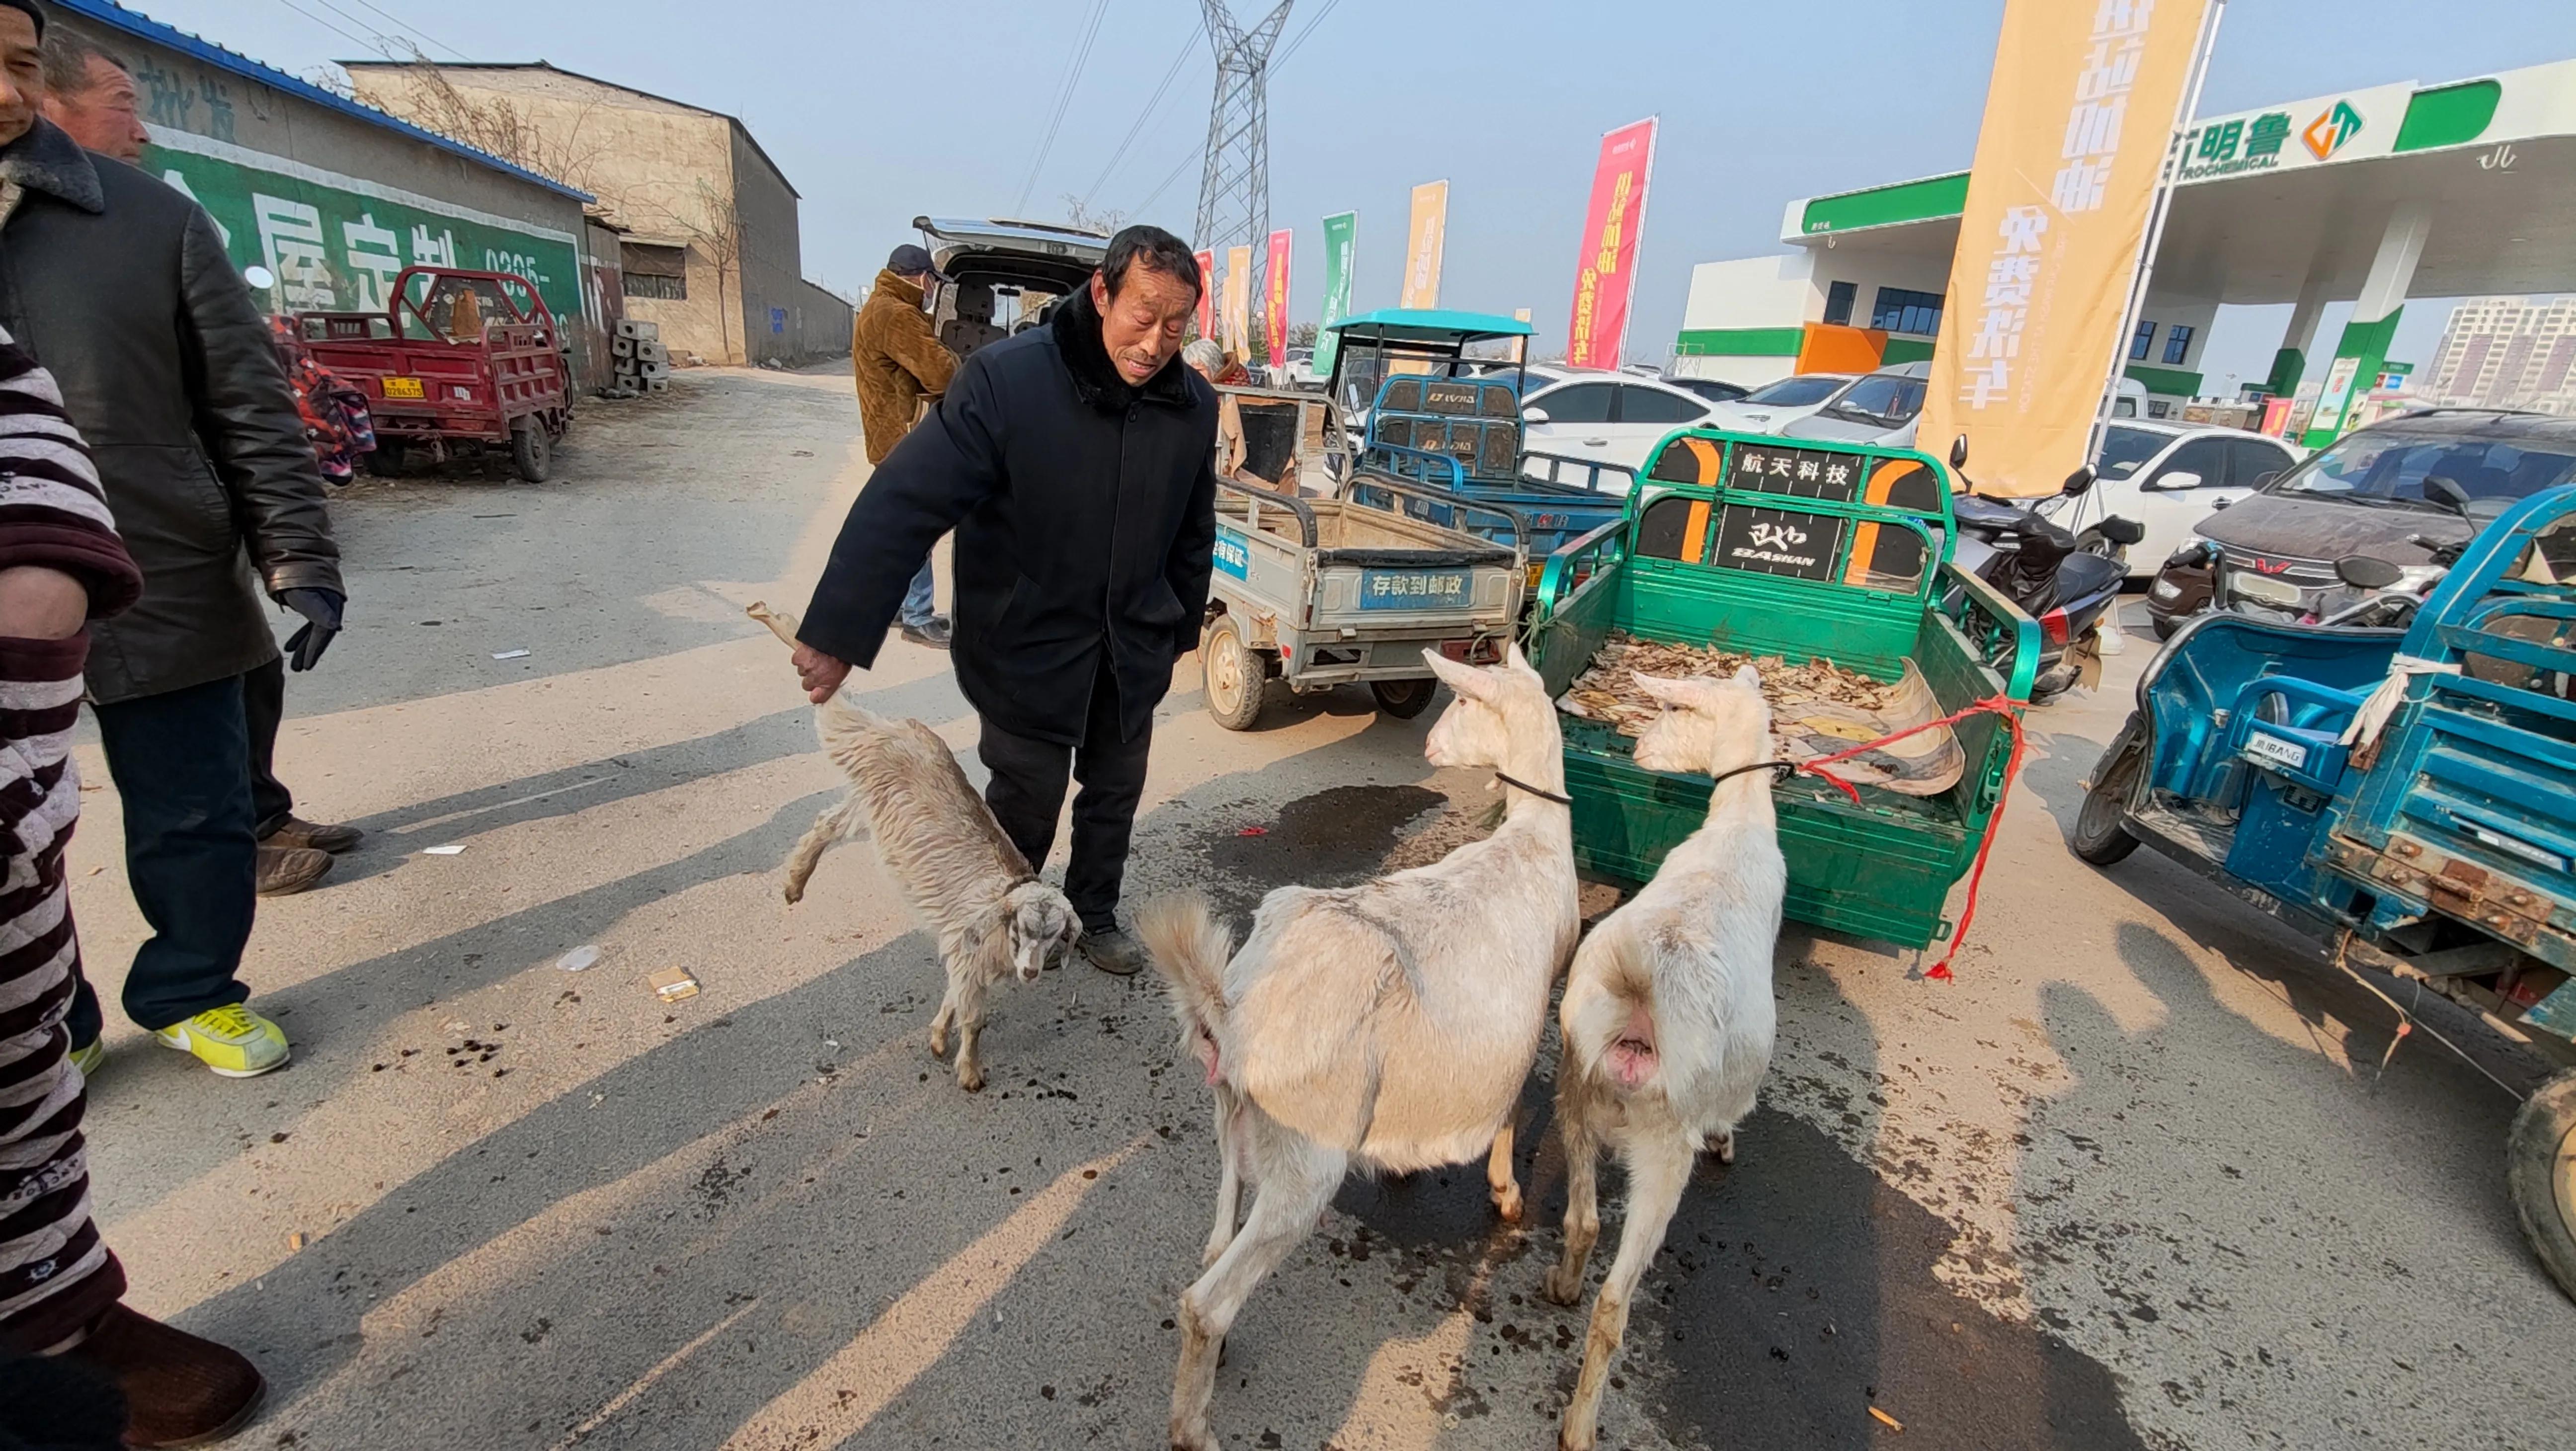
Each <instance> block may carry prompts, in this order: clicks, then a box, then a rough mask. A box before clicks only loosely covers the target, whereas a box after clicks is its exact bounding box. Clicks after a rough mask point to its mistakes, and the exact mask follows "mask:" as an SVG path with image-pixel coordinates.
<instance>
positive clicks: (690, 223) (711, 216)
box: [682, 181, 751, 363]
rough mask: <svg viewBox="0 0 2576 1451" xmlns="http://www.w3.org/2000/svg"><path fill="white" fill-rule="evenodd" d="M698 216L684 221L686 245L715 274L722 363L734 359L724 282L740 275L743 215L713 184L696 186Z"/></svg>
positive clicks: (746, 354) (747, 357)
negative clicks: (687, 240) (721, 341)
mask: <svg viewBox="0 0 2576 1451" xmlns="http://www.w3.org/2000/svg"><path fill="white" fill-rule="evenodd" d="M696 211H697V215H696V216H695V217H693V218H690V219H688V220H687V221H685V222H683V223H682V225H683V226H685V227H686V228H687V229H688V232H689V246H690V248H691V250H693V251H695V252H696V253H697V254H698V255H699V256H701V257H704V258H706V259H707V266H708V267H709V268H710V269H712V270H713V271H714V272H715V274H716V325H717V327H719V328H720V329H722V337H723V340H724V351H725V361H727V362H731V361H732V360H733V320H732V317H731V315H730V307H731V304H729V303H728V302H727V301H726V299H725V279H727V278H729V277H730V278H734V279H737V281H738V280H739V279H740V277H741V275H742V212H741V210H740V209H739V208H737V207H736V206H735V205H734V199H733V196H732V194H731V193H730V192H725V191H720V190H718V189H717V188H716V187H714V186H713V185H711V184H709V183H707V182H705V181H700V182H699V183H698V204H697V208H696ZM742 360H743V361H744V362H746V363H748V362H750V361H751V347H750V343H749V340H748V339H746V340H745V341H744V346H743V352H742Z"/></svg>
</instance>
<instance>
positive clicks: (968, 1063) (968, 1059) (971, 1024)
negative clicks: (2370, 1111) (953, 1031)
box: [948, 968, 985, 1093]
mask: <svg viewBox="0 0 2576 1451" xmlns="http://www.w3.org/2000/svg"><path fill="white" fill-rule="evenodd" d="M984 988H985V982H984V979H983V978H982V976H980V975H979V974H977V973H976V972H974V971H973V970H972V969H971V968H970V969H969V970H967V971H965V972H961V973H959V974H958V975H957V976H956V977H955V978H953V979H951V980H950V982H949V987H948V991H949V995H950V996H951V997H953V998H955V999H956V1001H957V1015H956V1023H957V1086H958V1087H959V1088H962V1089H964V1090H966V1091H967V1092H968V1093H979V1092H981V1091H982V1090H983V1087H984V1064H983V1060H981V1059H979V1058H977V1057H976V1056H975V1039H976V1038H977V1036H978V1035H980V1034H981V1033H982V1032H983V1031H984Z"/></svg>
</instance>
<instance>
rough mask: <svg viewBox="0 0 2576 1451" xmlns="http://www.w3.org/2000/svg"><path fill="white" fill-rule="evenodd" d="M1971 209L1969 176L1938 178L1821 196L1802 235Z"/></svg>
mask: <svg viewBox="0 0 2576 1451" xmlns="http://www.w3.org/2000/svg"><path fill="white" fill-rule="evenodd" d="M1967 209H1968V174H1967V173H1966V172H1964V171H1962V172H1958V173H1956V174H1954V175H1951V176H1936V177H1933V178H1931V179H1929V180H1927V181H1907V182H1899V183H1897V184H1896V185H1894V186H1880V187H1872V188H1870V189H1869V190H1868V191H1855V192H1845V193H1844V194H1842V195H1841V196H1820V197H1817V198H1816V199H1815V200H1813V201H1811V202H1809V203H1807V209H1806V211H1805V212H1804V213H1803V214H1802V215H1801V218H1800V222H1799V230H1801V231H1803V232H1809V233H1815V232H1848V231H1851V230H1852V229H1853V228H1855V227H1885V226H1891V225H1894V224H1895V223H1898V222H1921V221H1929V220H1930V219H1932V218H1934V217H1955V216H1957V215H1959V214H1960V213H1962V212H1964V211H1966V210H1967Z"/></svg>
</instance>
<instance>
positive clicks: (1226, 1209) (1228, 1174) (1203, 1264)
mask: <svg viewBox="0 0 2576 1451" xmlns="http://www.w3.org/2000/svg"><path fill="white" fill-rule="evenodd" d="M1215 1090H1216V1151H1217V1157H1218V1162H1219V1168H1218V1172H1217V1181H1216V1226H1215V1227H1214V1228H1213V1229H1210V1230H1209V1231H1208V1241H1207V1249H1206V1251H1205V1252H1204V1253H1202V1254H1201V1255H1200V1256H1199V1268H1200V1269H1202V1270H1204V1269H1206V1268H1207V1267H1208V1266H1210V1265H1213V1264H1215V1263H1216V1259H1217V1256H1219V1255H1221V1254H1224V1253H1225V1247H1226V1246H1227V1245H1229V1244H1232V1243H1234V1229H1235V1226H1236V1225H1237V1224H1238V1223H1240V1222H1241V1217H1242V1213H1243V1160H1242V1158H1241V1155H1242V1153H1243V1150H1242V1147H1241V1146H1240V1145H1238V1144H1237V1143H1236V1142H1235V1121H1234V1120H1235V1105H1236V1099H1235V1096H1234V1090H1233V1089H1232V1088H1231V1087H1229V1086H1227V1084H1226V1082H1225V1080H1224V1079H1221V1078H1220V1079H1218V1080H1217V1081H1216V1084H1215Z"/></svg>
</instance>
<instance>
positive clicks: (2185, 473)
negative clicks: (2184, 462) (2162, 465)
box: [2138, 469, 2200, 493]
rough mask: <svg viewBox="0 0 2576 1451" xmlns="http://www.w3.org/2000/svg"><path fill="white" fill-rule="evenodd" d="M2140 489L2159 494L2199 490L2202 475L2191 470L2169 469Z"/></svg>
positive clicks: (2142, 485) (2140, 486)
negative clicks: (2150, 490)
mask: <svg viewBox="0 0 2576 1451" xmlns="http://www.w3.org/2000/svg"><path fill="white" fill-rule="evenodd" d="M2138 487H2139V488H2141V489H2152V490H2155V491H2156V492H2158V493H2180V492H2181V491H2182V490H2184V489H2197V488H2199V487H2200V475H2198V474H2196V473H2193V472H2192V471H2191V470H2189V469H2167V470H2165V471H2164V472H2163V473H2160V474H2158V475H2156V476H2155V477H2154V478H2152V479H2149V480H2147V481H2146V482H2145V483H2143V484H2140V485H2138Z"/></svg>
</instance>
